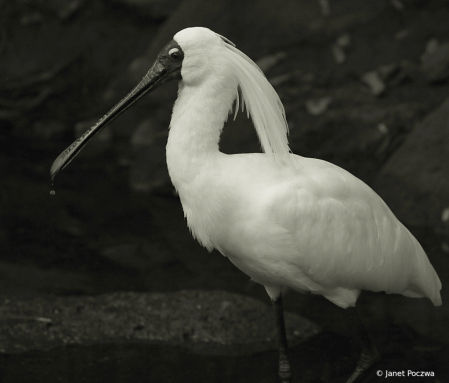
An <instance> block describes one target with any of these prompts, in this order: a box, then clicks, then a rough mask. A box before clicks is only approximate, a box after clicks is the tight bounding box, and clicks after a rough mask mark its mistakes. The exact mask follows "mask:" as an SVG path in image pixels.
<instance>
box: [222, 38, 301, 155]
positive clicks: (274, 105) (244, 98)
mask: <svg viewBox="0 0 449 383" xmlns="http://www.w3.org/2000/svg"><path fill="white" fill-rule="evenodd" d="M220 37H221V36H220ZM223 45H224V47H225V49H224V52H223V54H224V56H225V57H226V59H227V60H228V61H229V62H230V63H231V65H232V66H233V70H234V73H235V75H236V76H237V81H238V85H239V89H240V95H239V93H237V96H236V105H235V112H234V119H235V118H236V116H237V112H238V109H239V106H240V105H241V107H242V111H243V110H244V109H245V107H246V111H247V115H248V117H249V116H251V119H252V121H253V123H254V127H255V129H256V132H257V135H258V136H259V140H260V143H261V145H262V149H263V151H264V152H265V153H267V154H278V155H276V156H275V159H278V158H286V159H287V160H289V159H291V161H292V160H293V156H290V155H289V153H291V151H290V148H289V146H288V139H287V135H288V124H287V120H286V118H285V110H284V106H283V105H282V102H281V100H280V98H279V96H278V94H277V92H276V91H275V90H274V88H273V86H272V85H271V84H270V83H269V82H268V80H267V78H266V77H265V75H264V74H263V72H262V71H261V69H260V68H259V67H258V66H257V64H256V63H255V62H254V61H253V60H251V59H250V58H249V57H248V56H247V55H245V54H244V53H243V52H241V51H240V50H238V49H237V48H236V47H235V46H233V45H230V44H229V43H224V44H223ZM279 155H281V156H279Z"/></svg>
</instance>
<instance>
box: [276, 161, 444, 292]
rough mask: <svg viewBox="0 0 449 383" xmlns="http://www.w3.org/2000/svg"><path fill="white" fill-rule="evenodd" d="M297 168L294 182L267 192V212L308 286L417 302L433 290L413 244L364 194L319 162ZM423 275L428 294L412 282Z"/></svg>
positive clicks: (431, 275) (375, 199)
mask: <svg viewBox="0 0 449 383" xmlns="http://www.w3.org/2000/svg"><path fill="white" fill-rule="evenodd" d="M302 164H303V165H304V168H303V170H302V172H301V174H300V175H298V176H297V177H294V178H291V177H289V178H288V179H286V181H285V182H284V183H280V184H279V185H276V186H274V187H273V189H272V190H270V191H269V193H271V202H270V203H269V204H267V206H269V209H270V216H271V217H272V219H273V220H275V221H276V223H277V224H279V225H280V226H281V227H283V228H285V229H286V230H288V232H289V233H291V236H292V239H293V241H292V242H293V243H294V246H295V247H296V249H295V250H296V257H297V262H298V263H299V264H300V265H301V268H302V270H304V272H305V273H306V274H307V275H308V276H310V278H311V279H313V280H314V281H316V282H318V283H320V284H322V285H323V286H329V287H346V288H349V289H367V290H373V291H387V292H390V293H404V291H406V290H410V289H411V290H410V294H409V295H413V293H416V296H423V295H426V296H429V295H434V294H435V291H436V290H439V289H438V284H439V280H438V277H437V276H436V273H435V271H434V270H433V267H432V266H431V265H430V262H429V261H428V259H427V256H426V254H425V253H424V251H423V249H422V248H421V246H420V245H419V243H418V242H417V241H416V239H415V238H414V237H413V236H412V235H411V234H410V232H409V231H408V230H407V229H406V228H405V227H404V226H403V225H402V224H401V223H400V222H399V221H398V220H397V218H396V217H395V216H394V215H393V213H392V212H391V210H390V209H389V208H388V206H387V205H386V204H385V203H384V202H383V201H382V199H381V198H380V197H379V196H378V195H377V194H376V193H375V192H374V191H373V190H372V189H371V188H370V187H368V186H367V185H366V184H365V183H363V182H362V181H361V180H359V179H358V178H356V177H354V176H353V175H351V174H350V173H348V172H346V171H345V170H343V169H341V168H339V167H337V166H335V165H332V164H330V163H327V162H325V161H320V160H315V159H302ZM425 274H426V278H427V279H429V280H433V282H431V285H432V286H429V287H425V286H423V284H425V283H428V282H417V281H418V280H419V279H420V278H421V276H423V275H425ZM426 278H421V279H426ZM429 283H430V282H429ZM413 289H414V290H413ZM438 295H439V294H438ZM429 297H430V296H429ZM431 299H432V298H431Z"/></svg>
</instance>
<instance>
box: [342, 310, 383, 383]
mask: <svg viewBox="0 0 449 383" xmlns="http://www.w3.org/2000/svg"><path fill="white" fill-rule="evenodd" d="M346 311H347V313H348V315H349V319H350V322H351V325H352V326H353V327H355V329H356V331H357V335H358V337H359V339H360V342H361V343H362V354H361V355H360V358H359V361H358V362H357V367H356V368H355V370H354V372H353V373H352V375H351V376H350V377H349V379H348V381H347V382H346V383H353V382H359V381H362V380H363V379H364V378H365V377H366V373H367V372H368V370H369V369H370V367H372V366H373V365H375V364H376V363H377V362H378V361H379V360H380V354H379V351H378V350H377V347H376V346H375V345H374V343H373V342H372V340H371V338H370V336H369V334H368V331H366V328H365V326H363V323H362V321H361V320H360V317H359V314H358V313H357V310H356V308H355V307H348V308H347V309H346Z"/></svg>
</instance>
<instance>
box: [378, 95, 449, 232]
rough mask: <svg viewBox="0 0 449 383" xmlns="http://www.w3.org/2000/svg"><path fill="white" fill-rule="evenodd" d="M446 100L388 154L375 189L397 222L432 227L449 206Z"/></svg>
mask: <svg viewBox="0 0 449 383" xmlns="http://www.w3.org/2000/svg"><path fill="white" fill-rule="evenodd" d="M448 121H449V99H446V101H445V102H444V103H443V104H442V105H441V106H440V107H439V108H437V109H436V110H435V111H433V112H432V113H430V114H429V115H428V116H427V117H426V118H425V119H424V120H423V121H422V122H421V123H419V124H418V125H417V126H416V127H415V128H414V130H413V131H412V133H410V135H409V136H408V137H407V139H406V141H405V143H404V144H403V145H402V146H401V147H400V148H399V149H398V150H397V151H396V152H395V153H394V154H393V155H392V157H391V158H390V159H389V161H388V162H387V163H386V165H385V166H384V167H383V169H382V171H381V173H380V175H379V176H378V178H377V181H376V185H375V188H376V190H377V191H378V192H379V194H380V195H381V196H382V197H383V198H384V199H385V202H387V204H388V205H390V207H391V208H392V210H393V212H394V213H395V214H396V215H397V216H398V218H399V219H400V220H402V221H403V222H405V223H407V224H411V225H435V224H439V222H440V221H441V214H442V211H443V209H444V208H446V207H447V206H449V161H447V158H449V146H448V145H447V142H449V129H448V128H449V126H448Z"/></svg>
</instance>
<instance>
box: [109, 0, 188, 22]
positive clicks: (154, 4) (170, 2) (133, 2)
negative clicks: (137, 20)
mask: <svg viewBox="0 0 449 383" xmlns="http://www.w3.org/2000/svg"><path fill="white" fill-rule="evenodd" d="M112 2H116V3H120V4H124V5H126V6H128V7H130V8H133V9H135V10H137V11H138V12H139V15H141V16H144V17H148V18H150V19H154V20H160V19H165V18H166V17H168V16H170V15H171V14H172V13H173V12H174V11H175V10H176V8H177V7H178V6H179V4H180V3H181V2H182V0H112Z"/></svg>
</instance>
